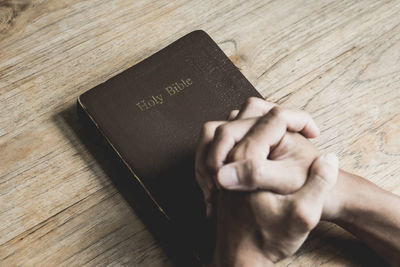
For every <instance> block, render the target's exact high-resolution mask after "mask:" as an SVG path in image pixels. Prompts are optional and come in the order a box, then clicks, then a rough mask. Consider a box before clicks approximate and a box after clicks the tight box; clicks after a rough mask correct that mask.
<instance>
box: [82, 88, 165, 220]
mask: <svg viewBox="0 0 400 267" xmlns="http://www.w3.org/2000/svg"><path fill="white" fill-rule="evenodd" d="M78 104H79V106H81V108H82V110H83V111H84V112H85V114H86V115H87V116H88V117H89V119H90V120H91V121H92V123H93V124H94V126H95V127H96V129H97V130H98V131H99V132H100V133H101V135H102V136H103V137H104V138H105V139H106V141H107V143H108V144H109V145H110V146H111V148H112V149H113V150H114V152H115V153H116V154H117V155H118V157H119V158H120V159H121V161H122V162H123V163H124V165H125V166H126V167H127V168H128V170H129V172H130V173H131V174H132V175H133V176H134V177H135V179H136V181H137V182H138V183H139V184H140V186H141V187H142V188H143V189H144V191H145V192H146V194H147V195H148V196H149V197H150V199H151V200H152V201H153V203H154V204H155V205H156V206H157V208H158V209H159V210H160V212H161V213H162V214H163V215H164V216H165V217H166V218H167V219H168V220H169V221H171V219H170V217H169V216H168V215H167V213H166V212H165V211H164V209H163V208H162V207H161V206H160V204H158V202H157V200H156V199H155V198H154V197H153V195H152V194H151V193H150V191H149V189H147V187H146V186H145V185H144V184H143V182H142V180H141V179H140V178H139V177H138V176H137V175H136V173H135V172H134V170H133V169H132V167H131V166H130V165H129V164H128V163H127V162H126V161H125V159H124V158H123V157H122V156H121V154H120V153H119V151H118V150H117V149H116V148H115V146H114V145H113V143H112V142H111V140H110V139H109V138H108V137H107V135H105V134H104V132H103V130H102V129H101V128H100V126H99V124H98V123H97V122H96V120H95V119H94V118H93V117H92V115H90V113H89V111H88V110H87V108H86V106H85V105H84V104H83V103H82V101H81V99H80V96H78Z"/></svg>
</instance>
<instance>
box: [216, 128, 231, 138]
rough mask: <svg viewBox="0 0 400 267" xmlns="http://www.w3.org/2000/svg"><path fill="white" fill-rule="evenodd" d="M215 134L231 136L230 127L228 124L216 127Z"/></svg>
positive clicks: (223, 136)
mask: <svg viewBox="0 0 400 267" xmlns="http://www.w3.org/2000/svg"><path fill="white" fill-rule="evenodd" d="M215 136H216V137H218V138H221V139H224V138H226V137H229V136H230V131H229V128H228V126H227V125H226V124H222V125H220V126H218V127H217V128H216V129H215Z"/></svg>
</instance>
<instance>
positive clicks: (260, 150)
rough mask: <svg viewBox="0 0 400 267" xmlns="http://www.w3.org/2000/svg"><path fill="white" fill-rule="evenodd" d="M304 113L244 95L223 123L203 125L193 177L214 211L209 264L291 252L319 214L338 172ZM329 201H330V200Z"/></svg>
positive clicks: (328, 211) (333, 209) (263, 260)
mask: <svg viewBox="0 0 400 267" xmlns="http://www.w3.org/2000/svg"><path fill="white" fill-rule="evenodd" d="M318 134H319V130H318V127H317V126H316V124H315V122H314V121H313V119H312V118H311V117H310V115H309V114H307V113H306V112H304V111H296V110H289V109H284V108H280V107H278V106H277V105H275V104H272V103H269V102H266V101H264V100H262V99H259V98H250V99H248V101H247V102H246V103H245V104H244V106H243V107H242V109H241V110H240V111H232V113H231V114H230V118H229V120H228V121H214V122H207V123H206V124H204V126H203V129H202V132H201V136H200V138H199V142H198V148H197V151H196V162H195V170H196V181H197V182H198V184H199V185H200V187H201V189H202V191H203V195H204V201H205V203H206V212H207V216H208V217H211V216H217V222H218V223H217V244H216V250H215V255H214V263H213V264H214V265H216V266H235V265H236V266H244V265H246V266H257V265H262V266H265V265H267V264H273V263H274V262H277V261H279V260H281V259H282V258H285V257H287V256H289V255H291V254H293V253H294V252H295V251H296V250H297V249H298V248H299V247H300V246H301V245H302V243H303V242H304V240H305V239H306V237H307V236H308V234H309V232H310V231H311V230H312V229H313V228H314V227H315V226H316V225H317V224H318V222H319V221H320V219H321V216H322V217H334V216H335V215H336V213H337V212H338V210H339V209H340V204H339V203H336V202H335V203H329V197H328V196H329V195H333V194H334V192H333V191H334V190H333V188H334V185H335V183H336V179H337V176H338V160H337V158H336V156H335V155H333V154H326V155H320V154H319V152H318V150H317V149H316V147H315V146H314V145H313V144H312V143H311V142H310V141H309V140H308V139H307V138H314V137H316V136H318ZM331 202H332V201H331Z"/></svg>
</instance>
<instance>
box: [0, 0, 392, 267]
mask: <svg viewBox="0 0 400 267" xmlns="http://www.w3.org/2000/svg"><path fill="white" fill-rule="evenodd" d="M399 14H400V2H399V1H396V0H393V1H385V0H382V1H372V0H364V1H353V0H346V1H340V0H339V1H307V0H296V1H249V0H237V1H233V0H232V1H211V0H204V1H184V0H182V1H164V0H163V1H129V0H115V1H106V0H86V1H82V0H68V1H67V0H49V1H44V0H42V1H40V0H36V1H35V0H31V1H29V0H14V1H13V0H8V1H0V266H17V265H18V266H39V265H41V266H81V265H88V266H103V265H130V266H169V265H171V264H172V263H171V261H170V260H169V258H168V257H167V256H166V254H165V252H164V250H163V249H161V247H160V244H159V243H158V242H157V241H156V239H155V238H154V237H153V236H152V235H151V234H150V233H149V231H148V230H147V229H146V227H145V226H144V225H143V223H142V221H141V220H140V219H139V218H138V217H137V215H136V214H135V212H134V211H132V209H130V207H129V205H128V204H127V203H126V202H125V201H124V199H123V198H122V197H121V195H120V194H119V193H118V190H117V189H116V188H115V187H114V185H113V184H112V183H111V181H110V179H109V178H108V175H107V171H106V169H107V166H108V165H109V164H110V163H109V160H108V159H107V157H105V156H104V154H103V153H102V152H101V150H97V149H98V148H96V143H95V142H94V140H93V138H92V137H91V136H90V135H87V134H85V133H84V131H83V129H82V126H81V125H80V122H79V121H78V119H77V116H76V111H75V101H76V98H77V96H78V95H80V94H81V93H83V92H84V91H86V90H88V89H90V88H92V87H94V86H95V85H97V84H99V83H101V82H103V81H105V80H107V79H108V78H110V77H112V76H114V75H115V74H117V73H119V72H121V71H123V70H125V69H126V68H128V67H130V66H132V65H134V64H136V63H137V62H139V61H141V60H142V59H144V58H146V57H147V56H150V55H151V54H152V53H154V52H156V51H157V50H159V49H161V48H162V47H164V46H166V45H167V44H169V43H170V42H172V41H174V40H176V39H178V38H179V37H181V36H183V35H184V34H186V33H188V32H190V31H192V30H195V29H203V30H205V31H207V32H208V33H209V34H210V35H211V37H212V38H213V39H214V40H215V41H216V42H217V43H218V44H219V45H220V46H221V48H222V49H223V50H224V52H225V53H226V54H228V55H229V56H230V58H231V59H232V61H233V62H234V63H235V64H236V66H238V67H239V68H240V69H241V71H242V72H243V73H244V74H245V76H246V77H248V79H249V80H250V81H251V82H252V83H253V85H255V87H256V88H257V89H258V90H259V91H260V92H261V94H262V95H264V96H265V97H266V98H267V99H269V100H271V101H275V102H278V103H280V104H282V105H283V106H287V107H295V108H302V109H305V110H306V111H308V112H310V113H311V114H312V116H313V117H314V118H315V119H316V121H317V123H318V125H319V126H320V128H321V132H322V134H321V136H320V137H319V138H318V139H317V140H316V141H315V143H316V145H317V146H318V147H319V148H321V149H322V150H324V151H333V152H336V153H338V155H339V156H340V162H341V167H342V168H344V169H346V170H348V171H351V172H355V173H358V174H360V175H363V176H364V177H366V178H368V179H369V180H371V181H373V182H375V183H377V184H378V185H380V186H381V187H383V188H385V189H387V190H389V191H392V192H394V193H397V194H400V180H399V178H400V177H399V175H398V173H399V171H400V108H399V107H400V16H399ZM88 147H89V148H90V147H91V149H92V150H94V151H95V152H96V151H97V152H98V153H97V155H98V157H97V158H94V156H93V153H90V151H89V149H88ZM354 190H357V189H356V188H355V189H354ZM278 265H282V266H287V265H291V266H321V265H323V266H366V265H382V262H381V261H380V260H379V259H378V258H377V256H376V255H375V254H374V253H372V252H371V251H370V250H369V249H368V248H366V247H365V246H364V245H363V244H361V243H360V242H359V241H358V240H356V239H355V238H353V237H352V236H350V235H349V234H347V233H346V232H344V231H343V230H341V229H339V228H338V227H335V226H333V225H330V224H321V225H320V226H319V227H318V228H317V229H316V230H315V231H314V232H313V233H312V234H311V236H310V238H309V239H308V240H307V242H306V243H305V245H304V246H303V247H302V249H300V251H299V252H298V253H296V255H294V256H293V257H291V258H288V259H286V260H284V261H282V262H280V263H279V264H278Z"/></svg>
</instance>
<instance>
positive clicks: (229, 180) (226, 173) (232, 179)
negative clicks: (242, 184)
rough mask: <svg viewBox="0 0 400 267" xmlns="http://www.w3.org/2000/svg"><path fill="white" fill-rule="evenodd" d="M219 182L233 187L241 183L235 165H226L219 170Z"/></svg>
mask: <svg viewBox="0 0 400 267" xmlns="http://www.w3.org/2000/svg"><path fill="white" fill-rule="evenodd" d="M218 182H219V183H220V184H221V185H222V186H223V187H227V188H229V187H232V186H235V185H237V184H238V183H239V180H238V176H237V173H236V169H235V167H233V166H224V167H222V168H221V169H220V170H219V172H218Z"/></svg>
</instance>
